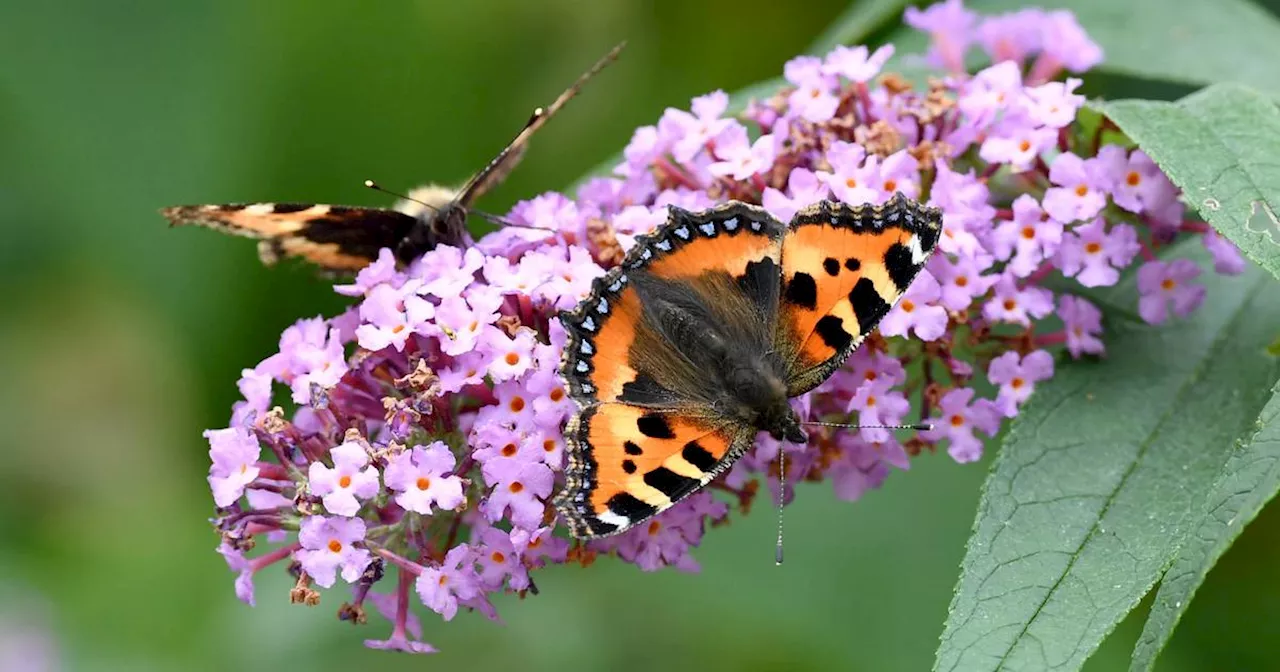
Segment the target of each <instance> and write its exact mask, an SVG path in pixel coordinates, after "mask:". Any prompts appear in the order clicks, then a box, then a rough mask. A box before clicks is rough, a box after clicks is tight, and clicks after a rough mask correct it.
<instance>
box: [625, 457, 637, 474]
mask: <svg viewBox="0 0 1280 672" xmlns="http://www.w3.org/2000/svg"><path fill="white" fill-rule="evenodd" d="M622 470H623V471H625V472H627V473H628V474H634V473H636V463H635V462H632V461H631V460H623V461H622Z"/></svg>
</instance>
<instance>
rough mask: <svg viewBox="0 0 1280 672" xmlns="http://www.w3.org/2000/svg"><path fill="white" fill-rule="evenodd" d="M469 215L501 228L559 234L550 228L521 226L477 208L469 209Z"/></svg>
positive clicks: (557, 230)
mask: <svg viewBox="0 0 1280 672" xmlns="http://www.w3.org/2000/svg"><path fill="white" fill-rule="evenodd" d="M467 213H468V214H472V215H475V216H477V217H480V218H481V219H484V220H487V221H489V222H492V223H494V224H497V225H498V226H501V227H511V228H513V229H533V230H535V231H550V232H551V233H559V229H553V228H551V227H549V226H534V225H532V224H519V223H516V222H513V221H511V220H509V219H507V218H505V217H499V216H498V215H493V214H489V213H487V212H484V211H481V210H476V209H475V208H470V209H468V210H467Z"/></svg>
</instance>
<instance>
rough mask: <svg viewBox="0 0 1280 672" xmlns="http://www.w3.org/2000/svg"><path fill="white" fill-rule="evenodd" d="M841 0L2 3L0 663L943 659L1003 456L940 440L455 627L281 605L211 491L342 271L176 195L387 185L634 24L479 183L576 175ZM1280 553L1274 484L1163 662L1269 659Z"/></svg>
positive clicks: (544, 183) (515, 121)
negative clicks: (275, 259)
mask: <svg viewBox="0 0 1280 672" xmlns="http://www.w3.org/2000/svg"><path fill="white" fill-rule="evenodd" d="M846 5H847V2H846V0H811V1H810V2H807V3H806V4H805V5H804V6H803V9H799V8H797V7H788V8H786V9H784V8H783V6H782V5H780V4H779V3H777V2H775V1H774V0H710V1H700V2H688V3H686V2H679V1H676V0H667V1H662V2H639V1H636V2H586V1H585V0H543V1H542V2H537V3H529V2H521V1H520V0H472V1H471V2H466V3H462V2H457V3H454V2H442V1H441V2H430V1H427V0H419V1H418V2H393V1H390V0H387V1H383V2H364V3H356V2H341V1H337V0H323V1H321V0H288V1H286V0H273V1H271V2H257V1H253V0H222V1H220V2H207V1H206V2H161V1H159V0H119V1H117V2H94V1H93V0H79V1H76V0H49V1H46V2H42V3H35V2H25V3H19V2H8V3H4V4H3V5H0V62H3V63H4V64H5V65H4V67H3V68H2V69H0V97H2V98H0V152H3V161H0V176H2V179H0V226H2V227H3V234H4V235H3V239H2V241H3V242H0V271H2V275H0V278H2V279H3V283H4V288H5V291H4V293H3V298H2V299H0V302H2V304H0V305H3V310H2V311H0V376H2V377H0V423H2V425H0V426H2V427H3V430H2V431H0V437H2V438H0V667H2V666H3V665H4V663H3V661H5V660H6V658H5V655H6V652H9V653H10V654H13V653H14V652H16V651H19V649H18V648H15V647H19V646H21V645H23V644H24V643H25V644H26V645H27V648H28V650H31V651H35V652H41V651H43V652H44V654H45V655H47V656H48V659H47V660H46V662H47V663H48V665H49V667H47V668H39V667H37V668H34V669H86V670H126V669H127V670H169V669H212V670H219V669H263V670H267V669H273V670H275V669H293V668H304V667H305V668H307V669H311V670H331V669H332V670H337V669H351V668H352V667H353V666H360V667H362V668H365V669H424V668H427V667H429V666H430V667H434V668H436V669H459V668H461V667H464V666H465V667H466V668H467V669H496V668H498V667H499V666H500V665H501V666H512V667H515V666H519V667H521V668H533V669H548V670H551V669H564V668H566V667H567V668H569V669H627V670H645V669H655V668H663V669H750V670H767V669H778V670H806V669H815V670H818V669H821V670H828V669H842V670H922V669H927V668H928V666H929V665H930V663H931V661H932V656H933V651H934V648H935V644H936V641H937V636H938V634H939V632H940V631H941V624H942V622H943V619H944V617H945V614H946V608H947V604H948V601H949V599H950V591H951V587H952V585H953V582H954V580H955V575H956V573H957V567H958V563H959V561H960V558H961V556H962V555H963V551H964V548H963V546H964V541H965V539H966V537H967V533H968V530H969V526H970V524H971V521H972V519H973V512H974V508H975V505H976V503H977V500H978V492H979V486H980V484H981V481H982V479H983V476H984V474H985V467H984V465H981V464H980V465H969V466H960V465H956V464H954V463H952V462H951V461H950V460H949V459H946V458H945V457H942V456H931V455H926V456H923V457H921V458H919V459H918V460H917V461H916V462H915V464H914V465H913V467H912V469H911V471H910V472H909V473H906V474H895V475H894V476H892V477H891V478H890V479H889V481H888V483H887V484H886V485H885V487H884V488H883V489H881V490H880V491H877V492H874V493H870V494H869V495H868V496H867V497H865V498H864V499H863V500H862V501H860V502H858V503H856V504H848V503H841V502H836V501H835V500H834V498H833V497H832V495H831V494H830V492H829V489H828V488H827V487H826V486H807V487H803V488H802V489H801V491H800V496H799V499H798V501H797V503H796V504H795V506H794V507H792V508H791V509H789V510H788V525H789V528H788V546H789V548H788V562H787V565H786V566H785V568H783V569H781V570H780V569H777V568H775V567H774V566H773V562H772V556H773V549H772V529H773V525H774V520H773V517H772V514H770V513H769V512H768V509H767V508H762V509H760V510H758V511H757V512H756V514H755V515H752V516H749V517H747V518H745V519H741V520H737V521H735V522H734V523H733V524H732V525H731V526H729V527H727V528H722V529H717V530H715V531H714V532H713V533H712V534H711V535H709V538H708V542H707V543H706V545H705V548H703V549H700V550H699V551H698V552H697V557H698V559H699V560H700V561H701V563H702V566H703V571H702V573H701V574H696V575H689V574H681V573H677V572H675V571H668V572H660V573H655V574H646V573H643V572H640V571H638V570H636V569H635V568H633V567H630V566H624V565H621V564H618V563H614V562H609V561H604V562H600V563H597V564H596V565H595V566H594V567H592V568H591V569H589V570H582V569H580V568H577V567H557V568H552V569H550V570H547V571H543V572H542V573H541V574H540V575H538V583H539V586H540V587H541V589H542V594H541V595H540V596H538V597H536V598H532V599H528V600H524V601H519V600H517V599H515V598H509V599H502V600H500V601H499V603H498V607H499V610H500V613H501V614H502V616H503V617H504V619H505V624H504V625H497V624H492V623H488V622H486V621H483V619H481V618H480V617H479V616H476V615H474V614H462V615H460V616H459V617H458V618H457V619H456V620H455V621H454V622H452V623H448V624H443V623H441V622H440V621H439V619H438V618H436V617H435V616H434V615H433V614H427V613H424V618H423V620H424V625H425V626H426V637H425V639H426V640H427V641H429V642H431V643H433V644H434V645H436V646H437V647H439V648H440V649H441V650H442V653H440V654H438V655H436V656H434V657H432V658H418V657H409V656H401V655H397V654H391V653H384V652H376V651H370V650H366V649H364V648H362V647H361V645H360V640H361V639H363V638H366V637H370V638H381V637H384V636H385V635H386V633H387V631H388V630H389V628H388V625H387V624H386V623H385V622H382V621H380V620H378V619H374V620H373V622H372V623H371V624H370V625H368V626H364V627H354V626H351V625H349V624H346V623H340V622H338V621H337V620H336V619H335V618H334V614H335V611H336V609H337V606H338V604H339V603H340V602H341V601H342V599H343V596H342V594H341V593H340V592H337V591H335V592H331V593H329V594H326V595H325V597H324V600H323V602H322V603H321V605H320V606H319V607H318V608H311V609H308V608H305V607H299V606H292V605H290V604H289V603H288V595H287V590H288V587H289V586H290V583H291V582H290V581H289V580H288V579H287V577H286V576H285V574H284V572H283V571H282V570H281V569H280V568H279V567H278V566H277V567H273V568H272V569H270V570H269V571H267V572H266V573H264V574H262V575H259V577H258V582H257V584H258V607H257V608H249V607H248V606H246V605H244V604H241V603H240V602H238V601H237V600H236V599H235V596H234V594H233V591H232V579H233V575H232V574H231V573H230V572H229V571H228V570H227V568H226V566H225V564H224V563H223V561H222V559H221V558H220V557H219V556H218V555H217V554H216V553H215V552H214V547H215V546H216V544H217V538H216V536H215V535H214V533H213V532H212V531H211V529H210V527H209V525H208V523H207V520H206V519H207V518H208V516H209V515H210V514H211V511H212V503H211V500H210V497H209V495H208V491H207V488H206V485H205V480H204V476H205V474H206V471H207V459H208V458H207V455H206V451H207V445H206V444H205V442H204V441H203V440H202V438H201V436H200V432H201V430H202V429H204V428H206V427H217V426H223V425H225V423H226V421H227V418H228V414H229V408H230V404H231V403H232V402H233V401H234V400H235V399H236V398H237V393H236V389H235V384H234V383H235V380H236V378H237V377H238V375H239V371H240V369H241V368H242V367H244V366H251V365H253V364H254V363H255V362H257V361H258V360H259V359H261V358H262V357H263V356H265V355H267V354H269V353H270V352H272V351H273V349H274V348H275V342H276V339H277V337H278V334H279V332H280V330H281V329H283V328H284V327H285V326H287V325H288V324H290V323H291V322H293V321H294V320H295V319H296V318H298V317H302V316H309V315H314V314H317V313H324V314H333V313H335V312H336V311H338V310H339V309H340V308H341V307H342V306H343V300H342V297H338V296H336V295H334V294H332V292H331V291H329V289H328V287H327V285H325V284H324V283H323V282H320V281H318V280H317V279H316V278H315V277H314V276H313V275H312V274H311V273H310V272H309V271H308V270H306V269H303V268H298V267H288V268H281V269H276V270H266V269H263V268H262V267H260V266H259V264H258V263H257V260H256V255H255V252H254V246H253V245H252V244H251V243H249V242H246V241H243V240H238V239H231V238H225V237H222V236H219V235H216V234H214V233H211V232H207V231H202V230H169V229H168V228H167V227H166V226H165V223H164V221H163V220H162V219H161V218H160V216H159V215H158V214H157V213H156V209H157V208H159V207H160V206H162V205H167V204H174V203H186V202H219V201H237V200H259V199H260V200H316V199H318V200H322V201H331V202H339V203H349V204H374V205H381V204H386V203H387V200H388V199H385V198H382V197H380V195H379V194H375V193H371V192H368V191H366V190H365V189H363V187H362V186H361V182H362V181H363V180H364V179H365V178H376V179H378V180H379V181H380V182H382V183H383V184H385V185H387V186H388V187H398V188H409V187H412V186H414V185H416V184H419V183H421V182H424V181H428V180H436V181H445V182H455V181H460V180H462V179H463V178H465V177H466V176H467V175H468V173H470V172H471V171H472V170H474V169H476V168H477V167H479V166H480V165H481V164H482V163H483V162H484V161H486V160H487V159H488V158H489V157H490V156H491V155H492V154H493V153H494V152H495V151H496V150H497V149H498V148H499V147H500V146H501V144H502V143H503V142H504V141H505V140H506V139H507V138H509V137H510V136H511V135H512V134H513V133H514V132H515V131H516V130H517V129H518V127H519V125H520V124H521V123H523V121H524V120H525V119H526V118H527V116H528V114H529V111H530V110H531V109H532V108H533V107H535V106H537V105H539V104H544V103H546V102H549V101H550V100H551V99H552V98H553V97H554V96H555V95H556V94H558V93H559V91H560V90H561V89H562V88H563V87H564V86H565V85H566V84H567V83H568V82H570V81H572V79H573V78H574V77H576V76H577V74H578V73H579V72H580V71H582V70H583V69H584V68H585V67H586V66H587V65H588V64H590V63H591V62H592V61H593V60H594V59H596V58H597V57H598V56H599V55H600V54H602V53H604V52H605V51H606V50H607V49H608V48H609V47H610V46H612V45H613V44H614V43H616V42H617V41H619V40H621V39H627V40H629V43H630V44H629V47H628V48H627V50H626V51H625V52H624V54H623V57H622V58H621V60H620V61H619V62H618V63H617V64H616V65H615V66H613V67H611V68H609V69H608V70H607V71H605V73H603V74H602V75H601V76H600V77H598V78H597V79H596V80H595V81H593V82H592V83H591V84H590V86H589V87H587V89H586V90H585V91H584V92H583V94H582V95H581V96H579V98H577V99H576V100H575V101H574V102H573V103H572V104H571V105H569V106H568V107H567V108H566V109H565V111H564V112H563V113H562V114H561V116H559V117H558V118H556V119H555V120H554V121H552V122H551V123H550V124H549V125H548V126H547V127H546V129H544V130H543V131H542V132H541V133H540V135H539V136H538V137H537V138H536V139H535V141H534V143H533V146H532V150H531V152H530V153H529V155H528V157H527V159H526V160H525V162H524V164H523V165H522V166H521V168H520V169H519V170H517V171H516V173H515V174H514V175H513V176H512V178H511V179H510V180H509V181H508V182H507V183H506V184H505V185H504V186H503V187H502V188H500V189H498V190H497V191H496V192H495V193H494V194H492V196H491V197H490V198H489V199H487V200H486V201H485V202H483V204H482V207H484V208H486V209H488V210H491V211H503V210H505V209H506V208H507V207H509V206H510V205H511V204H512V203H514V202H515V201H516V200H518V199H520V198H528V197H531V196H533V195H535V194H537V193H539V192H541V191H544V190H549V189H558V188H562V187H564V186H566V185H568V184H570V183H571V182H572V181H574V180H575V179H576V178H577V177H579V176H580V175H582V174H583V173H584V172H586V171H587V170H589V169H591V168H593V167H594V166H595V165H596V164H598V163H599V162H600V161H602V160H604V159H606V158H607V157H609V156H610V155H612V154H614V153H615V152H617V151H618V150H619V149H620V148H621V147H622V146H623V145H624V144H625V143H626V142H627V141H628V139H629V138H630V133H631V129H633V128H634V127H635V126H637V125H640V124H647V123H653V122H654V121H656V119H657V118H658V117H659V116H660V114H661V112H662V110H663V109H664V108H665V107H667V106H673V105H674V106H687V104H688V100H689V98H690V97H691V96H694V95H698V94H701V93H704V92H706V91H709V90H712V89H715V88H724V89H726V90H730V91H732V90H734V89H737V88H740V87H742V86H745V85H747V84H750V83H752V82H756V81H759V80H762V79H766V78H770V77H775V76H777V75H778V74H780V72H781V67H782V64H783V62H784V61H786V60H787V59H788V58H790V57H791V56H793V55H795V54H797V53H800V52H802V51H804V50H805V48H806V47H807V46H808V45H809V44H810V42H812V40H813V38H814V37H815V36H817V35H818V34H819V33H820V32H821V31H822V30H823V29H824V28H825V27H826V26H827V25H828V24H829V23H831V21H832V20H833V19H834V18H835V17H836V16H837V15H839V14H840V13H841V12H842V11H844V10H845V9H846ZM1124 86H1126V83H1125V82H1119V81H1111V80H1107V84H1106V87H1110V90H1108V91H1102V93H1111V94H1112V95H1116V94H1121V93H1124V92H1125V89H1123V88H1122V87H1124ZM1095 93H1096V91H1095ZM1278 556H1280V515H1277V514H1275V513H1270V514H1264V515H1263V516H1262V518H1261V519H1260V520H1259V521H1258V522H1257V523H1255V525H1254V527H1253V528H1251V530H1250V532H1249V533H1248V534H1246V535H1245V536H1244V538H1243V540H1242V541H1241V542H1240V543H1239V544H1237V545H1236V547H1235V548H1234V549H1233V550H1232V551H1231V553H1230V554H1229V555H1228V556H1227V557H1226V558H1225V560H1224V561H1223V563H1222V564H1221V565H1220V566H1219V568H1218V570H1217V571H1216V572H1215V573H1214V574H1213V576H1212V577H1211V578H1210V579H1209V581H1208V584H1207V585H1206V586H1205V588H1204V589H1203V591H1202V592H1201V594H1200V596H1199V598H1198V601H1197V604H1196V606H1195V607H1194V608H1193V609H1192V610H1191V612H1190V615H1189V616H1188V618H1187V620H1186V622H1185V623H1184V625H1183V626H1182V628H1181V630H1180V631H1179V634H1178V635H1177V636H1176V637H1175V639H1174V643H1173V645H1172V646H1171V648H1170V649H1169V651H1168V653H1167V654H1166V656H1165V658H1164V659H1163V663H1164V665H1163V668H1164V669H1169V670H1201V669H1269V668H1274V658H1273V651H1274V637H1273V632H1274V624H1275V623H1276V622H1277V616H1280V606H1277V605H1280V582H1278V581H1277V580H1276V573H1277V572H1276V567H1278V566H1280V563H1278V562H1277V560H1280V557H1278ZM423 611H424V612H425V610H423ZM1136 632H1137V622H1135V621H1134V619H1131V620H1130V621H1129V622H1126V624H1125V625H1124V626H1123V627H1122V629H1121V634H1120V635H1119V636H1118V637H1117V638H1115V639H1114V640H1113V641H1112V642H1109V643H1108V644H1107V645H1106V646H1105V647H1104V650H1103V652H1102V653H1101V654H1100V655H1099V657H1098V658H1096V659H1095V660H1094V661H1093V662H1092V663H1091V665H1092V668H1093V669H1099V670H1102V669H1122V668H1123V667H1124V664H1125V662H1126V661H1127V655H1128V650H1129V647H1130V643H1131V642H1132V640H1133V639H1134V637H1135V636H1136ZM33 633H34V634H33ZM37 634H38V635H40V636H42V637H44V638H45V639H44V640H39V639H31V638H30V637H33V636H35V635H37ZM31 660H32V661H35V659H34V658H32V659H31ZM1228 661H1230V664H1227V665H1225V666H1224V663H1227V662H1228Z"/></svg>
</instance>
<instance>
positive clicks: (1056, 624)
mask: <svg viewBox="0 0 1280 672" xmlns="http://www.w3.org/2000/svg"><path fill="white" fill-rule="evenodd" d="M1184 249H1185V250H1189V251H1190V253H1191V256H1195V257H1197V258H1198V260H1200V261H1201V262H1202V263H1203V261H1204V259H1205V257H1206V256H1207V255H1206V254H1205V253H1204V252H1203V249H1202V248H1200V246H1198V245H1189V246H1182V247H1180V248H1179V249H1178V251H1182V250H1184ZM1202 278H1203V280H1204V282H1205V284H1206V285H1207V287H1208V299H1207V300H1206V302H1205V304H1204V305H1203V306H1201V307H1200V309H1198V310H1197V311H1196V312H1195V313H1194V314H1193V315H1192V316H1191V317H1190V318H1188V319H1186V320H1181V321H1177V320H1175V321H1173V322H1171V323H1170V324H1166V325H1164V326H1162V327H1154V326H1149V325H1146V324H1134V323H1132V322H1129V321H1127V320H1109V321H1108V330H1109V331H1108V334H1107V357H1106V359H1105V360H1104V361H1086V360H1081V361H1070V362H1064V363H1062V364H1061V365H1060V366H1059V368H1058V371H1057V373H1056V375H1055V376H1054V378H1053V379H1052V380H1051V381H1049V382H1047V383H1045V384H1043V385H1042V386H1041V387H1040V388H1039V389H1037V391H1036V393H1035V395H1034V397H1033V398H1032V399H1031V400H1030V401H1029V402H1028V404H1027V405H1026V406H1025V407H1024V408H1023V410H1022V413H1021V415H1020V416H1019V417H1018V419H1017V420H1016V421H1014V423H1013V426H1012V428H1011V430H1010V433H1009V437H1008V439H1007V441H1006V442H1005V445H1004V447H1003V448H1002V450H1001V453H1000V456H999V457H998V458H997V460H996V462H995V464H994V465H993V467H992V473H991V474H990V476H989V477H988V479H987V482H986V485H985V486H984V491H983V498H982V503H981V505H980V506H979V511H978V517H977V521H976V522H975V526H974V532H973V535H972V536H971V537H970V539H969V544H968V549H967V551H966V555H965V559H964V562H963V564H962V570H961V576H960V581H959V584H958V586H957V588H956V594H955V596H954V598H953V600H952V604H951V608H950V611H949V613H948V618H947V623H946V628H945V631H944V633H943V635H942V642H941V645H940V646H939V649H938V654H937V659H936V662H935V669H937V670H947V671H951V670H965V671H971V670H973V671H980V670H996V669H1052V670H1072V669H1078V668H1079V667H1080V666H1081V665H1082V664H1083V662H1084V661H1085V659H1086V658H1088V656H1089V655H1090V654H1091V653H1092V652H1093V651H1094V650H1095V649H1096V648H1097V646H1098V644H1099V643H1100V642H1101V641H1102V639H1103V637H1105V636H1106V635H1107V634H1108V633H1109V632H1110V631H1111V630H1112V629H1113V628H1114V627H1115V625H1116V624H1117V623H1118V622H1119V621H1120V620H1121V619H1122V618H1123V617H1124V615H1125V614H1126V613H1128V612H1129V611H1130V610H1131V609H1132V608H1133V607H1134V605H1136V604H1137V603H1138V601H1139V600H1140V599H1141V598H1142V596H1143V595H1145V594H1146V593H1147V591H1148V590H1150V588H1151V586H1152V585H1154V584H1155V582H1156V580H1157V579H1158V578H1159V577H1160V575H1161V573H1162V572H1163V570H1164V569H1165V568H1166V567H1168V566H1169V563H1170V562H1171V561H1172V559H1173V557H1174V554H1175V553H1176V551H1177V549H1178V546H1179V543H1180V541H1181V539H1182V538H1183V537H1184V536H1185V535H1186V534H1187V533H1189V532H1190V531H1191V530H1192V529H1194V528H1195V526H1196V523H1197V516H1196V514H1197V513H1198V512H1199V511H1200V510H1201V507H1202V503H1203V501H1204V499H1205V497H1206V496H1207V494H1208V493H1209V491H1210V489H1211V488H1212V486H1213V484H1214V482H1215V480H1216V478H1217V476H1218V474H1219V473H1220V472H1221V469H1222V465H1223V464H1224V463H1225V462H1226V460H1227V456H1228V453H1229V452H1230V450H1231V447H1232V445H1233V444H1234V443H1235V441H1236V440H1237V439H1238V438H1239V437H1241V436H1242V435H1244V434H1245V433H1246V431H1248V430H1249V429H1250V428H1251V426H1252V424H1253V422H1254V420H1255V419H1256V418H1257V417H1258V413H1259V411H1260V409H1261V408H1262V407H1263V405H1264V404H1265V403H1266V401H1267V398H1268V396H1269V393H1270V389H1271V387H1272V385H1273V384H1274V383H1275V381H1276V379H1277V377H1278V375H1280V366H1278V365H1277V361H1276V360H1275V359H1274V358H1272V357H1270V356H1269V355H1267V354H1266V352H1265V348H1266V346H1267V344H1268V343H1270V342H1271V340H1272V339H1273V338H1275V333H1276V325H1277V324H1280V283H1277V282H1276V281H1275V280H1274V279H1272V278H1271V277H1269V276H1267V275H1266V274H1265V273H1262V272H1261V271H1259V270H1258V269H1256V268H1250V269H1249V270H1248V272H1247V273H1246V274H1245V275H1244V276H1243V277H1223V276H1219V275H1216V274H1213V273H1211V272H1210V273H1206V274H1205V275H1204V276H1202ZM1133 283H1134V280H1133V279H1132V278H1130V279H1129V280H1127V281H1126V284H1125V286H1123V287H1120V288H1118V290H1117V291H1127V292H1128V294H1129V296H1130V297H1134V296H1136V291H1135V288H1134V285H1133ZM1130 300H1133V299H1132V298H1131V299H1130Z"/></svg>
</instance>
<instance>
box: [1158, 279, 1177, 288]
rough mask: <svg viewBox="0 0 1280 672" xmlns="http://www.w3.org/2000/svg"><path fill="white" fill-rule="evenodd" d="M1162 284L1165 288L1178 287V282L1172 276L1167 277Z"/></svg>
mask: <svg viewBox="0 0 1280 672" xmlns="http://www.w3.org/2000/svg"><path fill="white" fill-rule="evenodd" d="M1160 286H1161V287H1163V288H1164V289H1165V290H1170V289H1173V288H1174V287H1176V286H1177V283H1176V282H1174V281H1173V280H1172V279H1170V278H1165V279H1164V280H1162V281H1161V282H1160Z"/></svg>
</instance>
